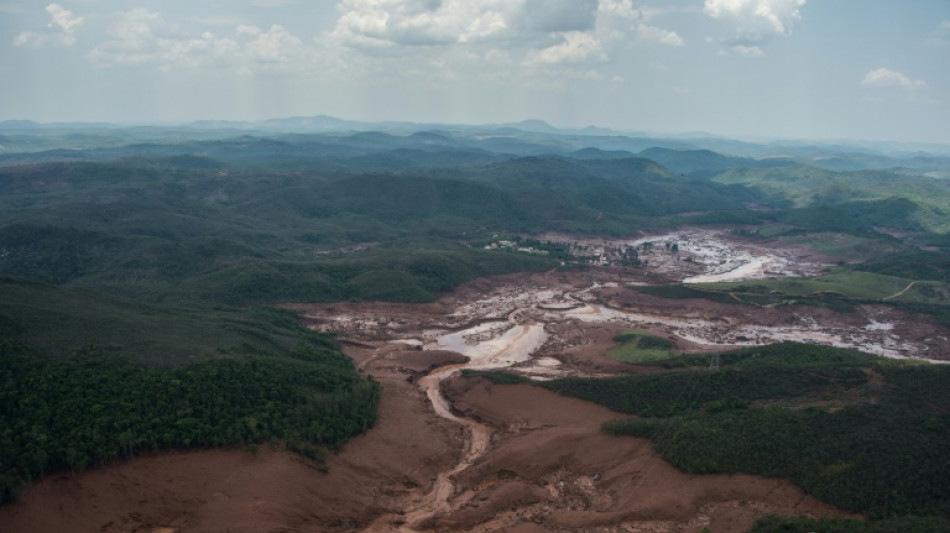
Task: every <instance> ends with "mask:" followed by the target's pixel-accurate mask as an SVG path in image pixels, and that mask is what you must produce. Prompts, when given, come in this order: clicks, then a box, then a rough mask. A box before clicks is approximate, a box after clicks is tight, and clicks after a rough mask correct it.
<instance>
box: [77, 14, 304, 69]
mask: <svg viewBox="0 0 950 533" xmlns="http://www.w3.org/2000/svg"><path fill="white" fill-rule="evenodd" d="M108 33H109V36H110V37H111V39H110V40H108V41H105V42H103V43H100V44H99V45H98V46H96V47H95V48H93V49H92V51H90V52H89V56H88V57H89V59H90V60H91V61H92V62H93V63H95V64H96V65H97V66H100V67H119V66H142V65H150V66H157V67H159V68H161V69H165V70H171V69H208V68H212V69H213V68H229V69H233V70H235V71H236V72H239V73H242V74H250V73H252V72H259V71H285V70H294V69H304V70H305V69H307V68H309V66H310V65H309V63H308V56H309V50H308V49H307V47H306V46H305V45H304V43H303V41H302V40H301V39H300V38H298V37H296V36H295V35H293V34H291V33H290V32H289V31H287V30H286V29H285V28H284V27H282V26H279V25H273V26H271V27H270V28H269V29H268V30H266V31H265V30H262V29H260V28H258V27H256V26H249V25H243V24H241V25H238V26H237V27H236V28H235V31H234V37H233V38H232V37H224V36H219V35H217V34H215V33H212V32H204V33H202V34H201V35H200V36H183V35H180V34H179V33H178V32H177V31H176V28H175V27H174V26H173V25H171V24H168V23H166V22H165V21H164V20H163V19H162V17H161V15H159V14H158V13H156V12H154V11H150V10H148V9H144V8H139V9H135V10H132V11H126V12H124V13H119V14H117V15H115V17H114V20H113V22H112V23H111V24H110V25H109V28H108Z"/></svg>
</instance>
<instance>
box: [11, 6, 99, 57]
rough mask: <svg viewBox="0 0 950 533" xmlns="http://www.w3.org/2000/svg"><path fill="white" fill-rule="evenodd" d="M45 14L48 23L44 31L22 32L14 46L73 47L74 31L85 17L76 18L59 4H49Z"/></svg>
mask: <svg viewBox="0 0 950 533" xmlns="http://www.w3.org/2000/svg"><path fill="white" fill-rule="evenodd" d="M46 12H47V13H49V15H50V22H49V24H47V25H46V30H45V31H24V32H20V34H19V35H17V36H16V38H15V39H14V40H13V44H14V45H15V46H37V47H39V46H46V45H51V46H73V45H74V44H76V30H78V29H79V27H80V26H82V23H83V21H85V17H81V16H79V17H77V16H76V15H74V14H73V12H72V11H70V10H68V9H66V8H64V7H63V6H61V5H59V4H49V5H47V6H46Z"/></svg>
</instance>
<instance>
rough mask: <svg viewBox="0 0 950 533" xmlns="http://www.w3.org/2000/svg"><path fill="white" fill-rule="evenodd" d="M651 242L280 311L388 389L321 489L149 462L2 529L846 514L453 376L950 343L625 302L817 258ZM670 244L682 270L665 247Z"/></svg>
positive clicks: (885, 313)
mask: <svg viewBox="0 0 950 533" xmlns="http://www.w3.org/2000/svg"><path fill="white" fill-rule="evenodd" d="M652 239H653V241H655V242H658V243H661V246H656V247H655V248H656V250H657V251H656V254H653V256H650V257H647V258H646V259H647V261H648V265H650V266H649V268H638V269H620V268H600V269H588V270H583V271H572V272H564V273H558V272H549V273H544V274H520V275H510V276H502V277H497V278H492V279H481V280H476V281H473V282H471V283H468V284H465V285H463V286H461V287H459V288H457V289H456V290H455V291H453V292H451V293H449V294H446V295H445V296H444V297H443V298H442V299H440V300H439V301H437V302H434V303H429V304H392V303H380V302H363V303H336V304H319V305H314V304H287V307H290V308H293V309H297V310H299V311H301V312H302V314H303V316H304V317H305V320H306V321H307V323H308V325H310V327H313V328H315V329H320V330H330V331H336V332H338V333H339V337H340V339H341V341H342V342H343V345H344V351H345V352H346V353H347V354H348V355H349V356H350V357H352V358H353V360H354V361H355V363H356V364H357V366H358V368H359V369H360V371H361V372H364V373H367V374H369V375H372V376H373V377H374V378H375V379H377V380H379V381H380V382H381V383H382V384H383V387H384V389H383V390H384V392H383V397H382V402H381V411H380V417H379V420H378V422H377V424H376V426H375V427H374V428H373V429H372V430H370V431H369V432H367V433H366V434H364V435H361V436H359V437H357V438H355V439H353V440H352V441H350V442H349V443H347V445H346V446H345V447H344V448H343V449H342V450H341V451H340V452H339V453H337V454H335V455H333V456H332V457H330V459H329V461H328V465H329V470H328V471H327V472H323V471H320V470H318V469H315V468H313V467H312V466H309V465H308V464H306V463H304V462H302V461H300V460H299V459H297V458H296V457H294V456H292V455H289V454H287V453H285V452H282V451H278V450H270V449H268V448H267V446H262V447H261V450H260V451H259V452H257V453H256V454H250V453H248V452H247V451H244V450H207V451H199V452H193V453H174V454H162V455H158V456H154V457H145V458H140V459H135V460H132V461H126V462H122V463H118V464H115V465H111V466H108V467H105V468H100V469H97V470H94V471H91V472H87V473H83V474H78V475H59V476H52V477H49V478H47V479H45V480H43V481H41V482H39V483H38V484H36V485H35V486H34V487H33V488H32V489H30V490H29V491H28V492H27V493H26V495H25V496H24V498H23V499H22V501H21V502H19V503H17V504H15V505H11V506H7V507H5V508H2V509H0V531H4V532H45V531H49V532H53V531H56V532H58V531H101V532H106V533H109V532H149V533H178V532H225V531H226V532H231V533H239V532H241V533H243V532H260V531H275V532H276V531H281V532H292V531H293V532H297V531H299V532H318V531H366V532H412V531H445V532H489V531H512V532H521V533H533V532H568V531H576V532H594V531H597V532H655V533H659V532H695V533H699V532H701V531H702V530H703V529H704V528H707V527H708V528H709V529H710V530H711V531H715V532H716V533H723V532H726V533H728V532H741V531H745V530H747V529H748V528H749V527H750V526H751V525H752V523H753V522H754V521H755V520H756V519H757V518H758V517H761V516H763V515H765V514H769V513H777V514H782V515H790V516H797V515H802V514H805V515H812V516H847V514H846V513H844V512H842V511H840V510H838V509H835V508H832V507H831V506H828V505H826V504H824V503H822V502H819V501H817V500H815V499H813V498H811V497H809V496H807V495H805V494H803V493H802V492H801V491H800V490H798V489H797V488H796V487H795V486H793V485H792V484H790V483H788V482H786V481H783V480H777V479H766V478H761V477H756V476H749V475H715V476H695V475H688V474H684V473H682V472H680V471H678V470H676V469H675V468H673V467H672V466H670V465H669V464H668V463H666V462H665V461H663V460H662V459H661V458H660V457H659V456H657V454H656V453H654V452H653V451H652V448H651V446H650V443H649V441H646V440H642V439H634V438H629V437H614V436H610V435H607V434H605V433H603V432H601V431H600V425H601V424H602V423H603V422H605V421H607V420H610V419H612V418H616V417H618V416H619V415H617V414H616V413H613V412H611V411H609V410H607V409H605V408H602V407H600V406H596V405H593V404H590V403H587V402H583V401H580V400H576V399H570V398H565V397H560V396H558V395H556V394H553V393H551V392H548V391H546V390H543V389H539V388H537V387H531V386H528V385H505V386H499V385H493V384H491V383H490V382H488V381H486V380H484V379H481V378H462V377H460V376H459V375H458V374H459V371H460V370H461V369H462V368H475V369H491V368H504V369H506V370H509V371H514V372H517V373H520V374H523V375H525V376H528V377H531V378H533V379H551V378H554V377H559V376H568V375H584V376H605V375H615V374H619V373H629V372H634V371H637V370H636V368H637V367H633V366H629V365H625V364H623V363H619V362H616V361H613V360H611V359H609V358H607V357H606V356H605V353H606V352H607V350H608V349H609V348H610V347H611V346H613V341H612V339H613V336H614V335H615V334H616V333H617V332H618V331H621V330H625V329H638V330H644V331H649V332H651V333H654V334H656V335H660V336H664V337H666V338H669V339H670V340H672V341H673V343H674V346H675V350H677V351H680V352H691V353H702V352H706V351H713V350H720V349H723V348H727V347H732V346H741V345H752V344H758V343H767V342H775V341H780V340H800V341H806V342H817V343H824V344H831V345H836V346H847V347H856V348H860V349H863V350H866V351H869V352H872V353H877V354H882V355H886V356H890V357H909V356H916V355H921V354H924V355H925V356H926V357H927V358H930V359H934V360H941V359H943V360H946V359H950V354H947V353H946V352H945V350H946V348H945V346H946V345H947V344H948V343H947V338H948V336H950V332H948V331H946V330H945V328H940V327H937V326H935V325H933V324H932V323H930V322H928V321H927V320H921V319H920V317H915V316H907V315H903V314H901V313H899V312H896V311H894V310H892V309H890V308H888V307H885V306H875V305H870V306H865V307H861V308H859V309H858V310H857V311H856V312H853V313H837V312H833V311H830V310H827V309H823V308H814V307H805V306H786V307H783V308H753V307H749V306H745V305H742V304H739V303H738V302H737V303H736V304H720V303H714V302H710V301H706V300H677V301H673V300H666V299H663V298H657V297H652V296H647V295H644V294H642V293H639V292H637V291H636V290H634V289H632V288H630V287H631V286H635V285H636V284H643V283H662V282H669V281H681V280H684V279H690V280H712V279H715V280H734V279H747V278H750V277H751V278H756V277H769V276H782V275H789V274H796V275H802V274H809V273H816V272H819V271H820V270H821V268H823V265H824V264H825V263H826V262H827V261H828V260H829V258H821V257H817V256H814V255H812V254H810V253H809V252H808V251H807V250H797V249H782V250H774V249H765V248H755V247H752V246H749V245H747V244H745V245H743V244H738V243H735V242H730V241H729V240H728V237H727V236H725V235H723V234H719V233H716V232H708V231H704V232H686V233H684V232H678V233H675V234H670V235H668V236H654V237H652ZM673 239H675V242H676V243H677V244H678V246H677V248H678V252H679V253H680V254H693V255H692V257H694V260H692V261H683V260H681V259H678V258H676V257H675V256H674V254H672V253H670V252H669V250H668V248H667V247H665V246H662V243H663V242H664V240H673ZM598 243H599V245H601V246H605V247H609V246H614V245H616V243H609V242H606V241H597V242H593V241H592V242H591V245H598Z"/></svg>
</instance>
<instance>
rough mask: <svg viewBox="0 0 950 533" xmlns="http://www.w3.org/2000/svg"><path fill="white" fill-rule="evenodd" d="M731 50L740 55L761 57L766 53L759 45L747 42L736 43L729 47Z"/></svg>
mask: <svg viewBox="0 0 950 533" xmlns="http://www.w3.org/2000/svg"><path fill="white" fill-rule="evenodd" d="M729 51H730V52H732V53H733V54H736V55H739V56H747V57H759V56H763V55H765V51H764V50H762V48H760V47H758V46H749V45H745V44H735V45H732V46H730V47H729Z"/></svg>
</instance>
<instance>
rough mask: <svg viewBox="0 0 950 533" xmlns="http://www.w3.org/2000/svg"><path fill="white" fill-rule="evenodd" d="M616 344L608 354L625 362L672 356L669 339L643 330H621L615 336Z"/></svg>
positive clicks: (654, 359)
mask: <svg viewBox="0 0 950 533" xmlns="http://www.w3.org/2000/svg"><path fill="white" fill-rule="evenodd" d="M614 342H616V343H617V346H614V347H613V348H611V349H610V351H608V352H607V356H608V357H610V358H612V359H616V360H617V361H621V362H624V363H642V362H646V361H657V360H660V359H666V358H668V357H670V356H671V354H670V348H671V347H672V346H673V343H671V342H670V341H669V340H667V339H664V338H662V337H657V336H655V335H650V334H648V333H644V332H642V331H632V330H628V331H621V332H620V333H618V334H617V335H616V336H615V337H614Z"/></svg>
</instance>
